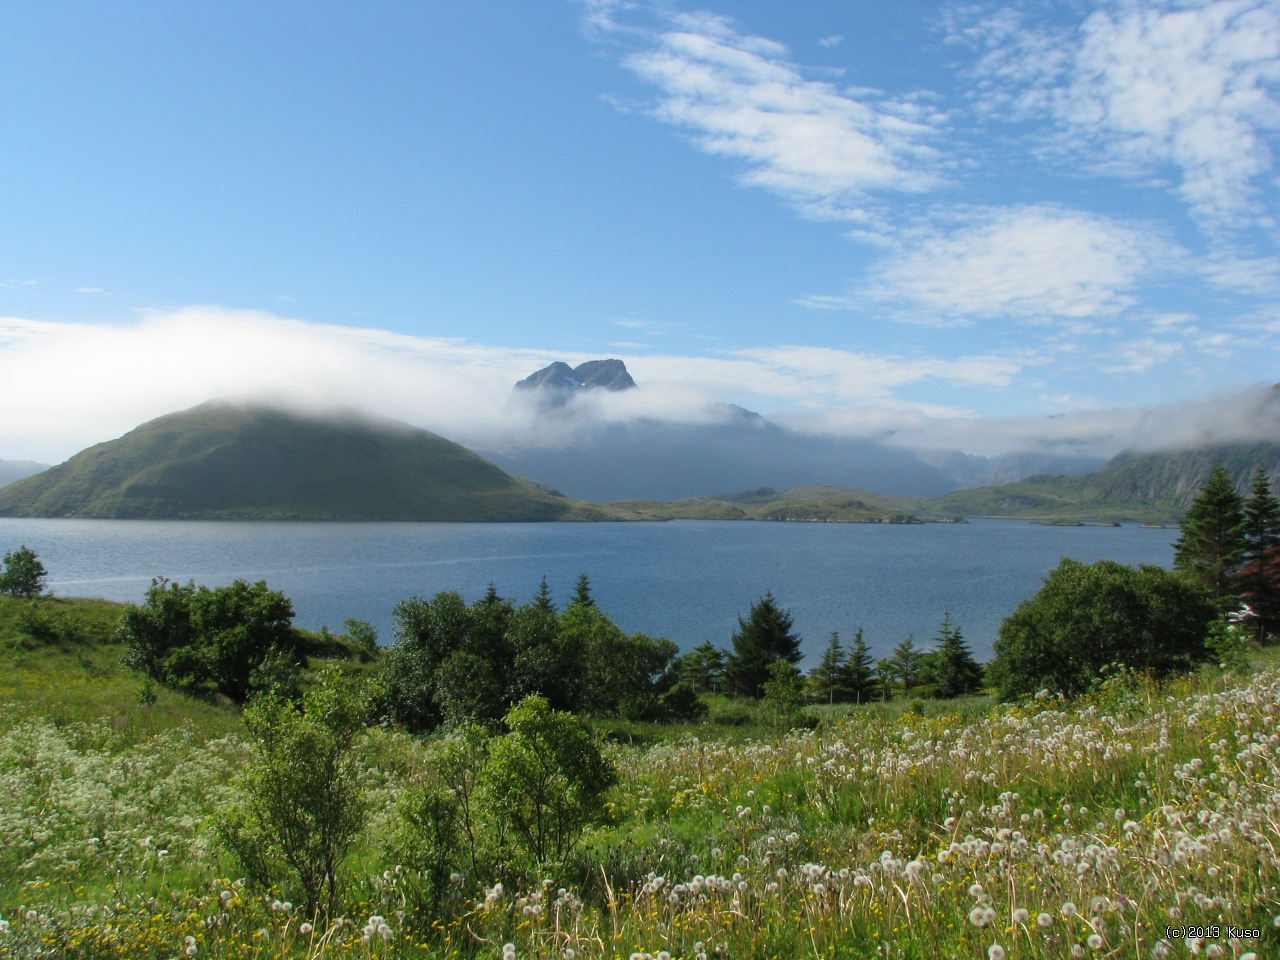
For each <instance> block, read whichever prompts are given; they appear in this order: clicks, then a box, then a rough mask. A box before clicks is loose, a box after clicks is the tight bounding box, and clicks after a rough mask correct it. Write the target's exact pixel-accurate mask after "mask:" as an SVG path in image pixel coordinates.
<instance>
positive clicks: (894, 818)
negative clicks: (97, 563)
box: [0, 599, 1280, 960]
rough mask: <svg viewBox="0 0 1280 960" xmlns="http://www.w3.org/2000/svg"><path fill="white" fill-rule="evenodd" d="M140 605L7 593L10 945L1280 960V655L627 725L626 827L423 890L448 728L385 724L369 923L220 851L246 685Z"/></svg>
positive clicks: (370, 773)
mask: <svg viewBox="0 0 1280 960" xmlns="http://www.w3.org/2000/svg"><path fill="white" fill-rule="evenodd" d="M118 616H119V608H118V607H116V606H115V605H112V604H108V603H105V602H99V601H80V600H57V599H45V600H41V601H38V602H36V603H35V604H32V603H31V602H28V601H18V600H4V601H0V837H2V838H3V842H2V843H0V956H3V957H22V958H27V957H69V958H106V957H129V958H135V957H136V958H152V957H154V958H166V960H167V958H176V957H184V956H193V957H209V958H233V957H236V958H240V957H243V958H248V957H282V958H283V957H288V958H320V957H369V958H372V957H387V958H390V957H406V958H407V957H421V958H436V957H468V958H469V957H486V958H494V960H498V958H509V957H516V958H526V957H529V958H532V957H539V958H560V960H571V958H584V960H585V958H616V957H622V958H633V957H649V958H685V960H711V958H756V957H759V958H766V957H778V958H790V957H824V958H827V957H829V958H863V957H877V958H920V960H925V958H951V957H956V958H972V960H1000V958H1008V960H1013V958H1075V957H1124V958H1149V957H1154V958H1159V957H1191V956H1207V957H1232V958H1247V957H1250V956H1252V957H1254V958H1267V957H1278V956H1280V730H1277V718H1278V717H1280V666H1277V664H1275V663H1274V662H1258V663H1255V664H1254V666H1253V668H1252V669H1250V670H1249V671H1246V672H1242V673H1235V674H1230V673H1226V672H1223V671H1216V670H1215V671H1208V672H1202V673H1200V674H1197V675H1194V676H1187V677H1182V678H1178V679H1175V680H1172V681H1168V682H1165V683H1163V684H1160V685H1155V684H1151V683H1148V682H1147V681H1145V680H1143V679H1142V678H1139V677H1133V676H1129V675H1125V674H1117V675H1115V676H1114V677H1112V678H1111V679H1110V680H1109V681H1108V682H1107V683H1105V684H1104V685H1103V686H1102V688H1101V689H1100V690H1099V691H1098V692H1097V693H1095V694H1093V695H1091V696H1090V697H1088V698H1085V699H1083V700H1080V701H1076V702H1063V701H1060V700H1054V699H1030V700H1026V701H1024V702H1021V703H1019V704H1016V705H997V704H995V703H993V702H992V701H990V700H989V699H986V698H973V699H969V700H961V701H956V702H951V703H940V702H931V703H929V704H928V708H927V709H920V708H919V707H913V705H911V704H907V703H901V702H899V703H890V704H884V705H881V704H874V705H869V706H863V707H849V706H843V707H810V708H808V719H809V721H810V725H809V727H808V728H807V729H797V730H793V731H791V732H787V733H783V732H771V731H770V730H769V728H768V727H767V726H765V725H763V724H762V723H761V722H759V721H758V720H757V718H755V717H754V716H753V714H752V711H751V709H750V708H749V705H746V704H743V703H742V702H740V701H717V702H715V703H713V704H712V709H711V712H710V715H709V718H708V720H707V721H705V722H703V723H701V724H696V725H687V726H682V727H680V726H661V727H659V726H652V725H645V724H621V723H618V724H614V725H612V726H610V727H608V728H604V729H602V730H601V733H602V734H603V735H605V739H606V743H607V754H608V756H609V758H610V759H611V760H612V762H613V763H614V764H615V765H616V767H617V769H618V773H619V776H618V786H616V787H614V788H613V790H612V792H611V794H610V796H609V802H608V806H607V818H606V822H604V823H603V824H600V825H598V826H596V827H594V828H592V829H591V830H590V831H589V832H588V833H587V835H586V836H585V837H584V839H583V840H582V841H581V843H579V844H578V846H577V847H576V848H575V850H574V851H573V852H572V853H571V854H570V856H569V857H568V858H566V860H565V861H564V862H562V863H559V864H556V865H553V866H546V867H542V868H536V867H532V866H529V865H527V864H512V865H511V866H510V867H509V868H508V869H500V870H497V871H494V872H495V873H496V875H474V874H473V873H472V872H471V871H468V870H456V871H454V872H453V874H452V876H450V877H449V879H448V882H447V885H446V889H445V890H444V892H443V893H442V894H440V895H439V896H436V897H434V898H433V900H432V902H433V908H432V909H430V910H427V909H424V908H423V906H422V904H423V903H424V901H425V899H426V898H425V894H424V884H425V881H424V879H423V876H422V874H421V873H419V872H418V871H416V870H413V869H410V868H409V867H407V866H405V865H404V859H403V858H402V857H400V856H399V854H400V853H402V852H403V843H402V831H401V824H400V818H401V815H400V807H399V806H398V804H397V801H398V800H399V799H400V798H401V797H402V796H403V795H404V794H405V793H406V791H407V790H410V789H411V788H413V787H414V786H415V785H417V784H419V783H421V782H424V781H426V780H429V779H430V778H431V777H432V776H434V775H435V774H434V766H433V763H434V751H435V744H433V743H432V742H430V741H424V740H420V739H414V738H411V737H408V736H406V735H404V734H402V733H400V732H397V731H395V730H391V729H385V728H382V727H375V728H371V729H369V730H368V731H367V732H366V734H365V735H364V737H363V738H362V739H361V741H360V743H359V746H358V759H359V763H360V769H361V779H362V782H363V785H364V787H365V790H366V797H367V799H368V801H369V811H370V816H369V819H368V821H367V823H366V825H365V828H364V831H363V832H362V834H361V836H360V839H359V841H358V842H357V844H356V848H355V851H354V853H353V855H352V857H351V858H350V859H349V861H348V862H347V864H346V865H345V869H344V873H343V876H344V878H345V880H344V883H345V887H344V891H343V898H342V910H341V912H340V915H337V916H334V917H332V918H330V919H328V920H324V919H321V918H316V917H309V916H304V915H302V911H301V910H300V908H298V907H296V906H295V905H294V904H293V903H292V902H291V898H296V891H292V890H288V889H259V888H255V887H254V886H253V885H252V884H251V883H249V882H247V881H245V880H244V879H242V876H243V872H242V871H241V870H240V868H239V866H238V865H237V863H236V862H235V861H234V860H233V859H232V858H231V857H230V855H229V854H228V853H227V852H226V851H225V850H224V849H222V847H221V845H220V844H219V843H218V841H217V838H216V834H215V831H214V829H213V827H212V822H213V818H214V814H215V813H216V811H217V810H218V809H219V808H220V807H223V806H225V805H227V804H230V803H233V802H234V800H235V775H236V772H237V770H238V769H239V768H240V767H241V765H242V764H243V763H244V762H245V760H246V757H247V756H248V750H249V748H248V743H247V739H246V734H245V731H244V728H243V724H242V721H241V719H240V716H239V714H238V713H237V712H236V711H235V710H234V709H232V708H230V707H228V706H222V705H218V704H214V703H209V702H204V701H197V700H190V699H187V698H184V697H181V696H178V695H177V694H174V693H172V692H170V691H167V690H164V689H160V688H152V687H151V686H150V685H147V684H144V683H143V681H142V680H141V679H139V678H137V677H135V676H133V675H131V674H129V673H128V672H127V671H125V670H124V669H123V668H122V667H121V666H120V664H119V659H120V654H121V652H122V651H121V648H120V647H118V646H116V645H115V644H114V643H113V640H112V638H113V631H114V623H115V620H116V619H117V618H118Z"/></svg>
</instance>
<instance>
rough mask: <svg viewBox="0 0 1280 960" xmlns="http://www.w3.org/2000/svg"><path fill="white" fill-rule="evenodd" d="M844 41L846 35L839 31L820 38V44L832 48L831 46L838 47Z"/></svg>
mask: <svg viewBox="0 0 1280 960" xmlns="http://www.w3.org/2000/svg"><path fill="white" fill-rule="evenodd" d="M842 43H844V36H843V35H842V34H839V33H833V34H832V35H831V36H829V37H823V38H822V39H821V40H819V41H818V46H820V47H827V48H828V49H830V48H831V47H838V46H840V44H842Z"/></svg>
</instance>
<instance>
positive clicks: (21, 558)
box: [0, 546, 47, 600]
mask: <svg viewBox="0 0 1280 960" xmlns="http://www.w3.org/2000/svg"><path fill="white" fill-rule="evenodd" d="M46 576H47V573H46V572H45V569H44V564H42V563H41V562H40V560H39V558H38V557H37V556H36V554H35V551H33V550H31V549H29V548H28V547H26V546H23V547H20V548H19V549H17V550H14V551H13V552H12V553H6V554H5V555H4V569H3V570H2V571H0V593H3V594H7V595H8V596H10V597H19V598H21V599H24V600H30V599H32V598H34V597H38V596H40V592H41V591H42V590H44V581H45V577H46Z"/></svg>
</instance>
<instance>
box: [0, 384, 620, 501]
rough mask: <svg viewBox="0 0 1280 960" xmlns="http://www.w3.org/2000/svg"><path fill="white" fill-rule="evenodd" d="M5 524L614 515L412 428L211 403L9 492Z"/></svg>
mask: <svg viewBox="0 0 1280 960" xmlns="http://www.w3.org/2000/svg"><path fill="white" fill-rule="evenodd" d="M0 516H11V517H12V516H25V517H103V518H118V519H196V518H224V519H238V518H243V519H298V520H461V521H474V520H493V521H498V520H503V521H519V520H556V519H595V518H597V517H600V516H603V514H600V513H598V512H596V511H593V510H592V509H591V508H589V507H587V506H586V505H583V504H576V503H574V502H573V501H570V500H567V499H566V498H564V497H562V496H560V495H558V494H557V493H555V492H554V491H552V490H549V489H548V488H546V487H542V486H540V485H538V484H535V483H533V482H531V481H527V480H522V479H520V478H517V477H513V476H511V475H509V474H507V473H505V472H504V471H502V470H501V469H499V468H498V467H496V466H494V465H493V464H492V463H489V462H488V461H486V460H484V459H483V458H482V457H479V456H477V455H476V454H474V453H472V452H471V451H470V450H467V449H466V448H465V447H462V446H460V445H459V444H456V443H453V442H452V441H450V440H446V439H444V438H443V437H440V436H437V435H436V434H434V433H430V432H429V431H426V430H420V429H418V428H416V427H411V426H409V425H408V424H406V423H402V422H400V421H397V420H390V419H386V418H377V417H372V416H369V415H365V414H359V413H354V412H346V413H340V414H334V415H319V414H310V413H298V412H291V411H287V410H284V409H280V408H278V407H273V406H268V405H263V404H259V403H247V404H241V403H235V402H229V401H225V400H220V401H211V402H209V403H205V404H201V405H200V406H197V407H193V408H191V409H190V410H185V411H182V412H180V413H173V414H169V415H167V416H163V417H159V418H157V419H155V420H152V421H150V422H148V423H145V424H143V425H141V426H140V427H137V428H136V429H134V430H132V431H130V432H129V433H127V434H125V435H124V436H123V437H120V438H119V439H117V440H111V441H108V442H106V443H100V444H98V445H96V446H93V447H90V448H89V449H87V450H84V451H82V452H81V453H78V454H76V456H74V457H72V458H71V459H70V460H68V461H67V462H66V463H63V464H60V465H59V466H56V467H52V468H50V469H49V470H47V471H45V472H43V473H40V474H36V475H35V476H31V477H28V478H26V479H24V480H19V481H17V482H16V483H13V484H10V485H8V486H6V487H4V488H0Z"/></svg>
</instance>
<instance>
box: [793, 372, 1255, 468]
mask: <svg viewBox="0 0 1280 960" xmlns="http://www.w3.org/2000/svg"><path fill="white" fill-rule="evenodd" d="M1046 399H1049V398H1046ZM1052 404H1053V406H1055V407H1058V408H1063V407H1068V406H1075V408H1076V409H1074V410H1068V411H1067V412H1065V413H1061V414H1055V415H1053V416H1012V417H980V416H975V415H972V414H964V413H963V412H958V411H947V410H943V409H933V410H930V409H927V408H912V407H908V406H906V405H886V404H881V405H876V406H873V407H866V408H862V409H848V410H838V411H831V410H824V411H818V412H811V413H798V414H792V415H789V416H787V417H786V418H785V420H786V422H787V423H788V424H789V425H791V426H793V427H795V428H796V429H800V430H806V431H808V432H812V433H832V434H837V435H840V436H847V437H856V438H876V439H882V440H888V441H890V442H892V443H894V444H896V445H899V446H903V447H907V448H910V449H915V450H963V451H965V452H967V453H972V454H979V455H985V456H998V455H1000V454H1003V453H1010V452H1018V451H1026V452H1034V453H1046V454H1062V455H1077V456H1090V457H1110V456H1113V455H1115V454H1116V453H1118V452H1119V451H1121V450H1136V451H1148V450H1159V449H1174V448H1178V447H1184V446H1198V445H1205V444H1212V443H1231V442H1235V441H1240V442H1257V441H1273V440H1274V439H1275V424H1276V418H1277V415H1278V414H1280V395H1277V394H1276V393H1275V391H1274V389H1273V388H1268V387H1252V388H1248V389H1244V390H1240V391H1231V392H1224V393H1218V394H1210V395H1207V396H1201V397H1196V398H1193V399H1190V400H1185V401H1180V402H1178V403H1171V404H1164V405H1159V406H1150V407H1142V406H1125V407H1100V406H1097V404H1096V402H1095V401H1092V400H1089V399H1088V398H1080V397H1071V396H1058V397H1054V398H1052Z"/></svg>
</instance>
